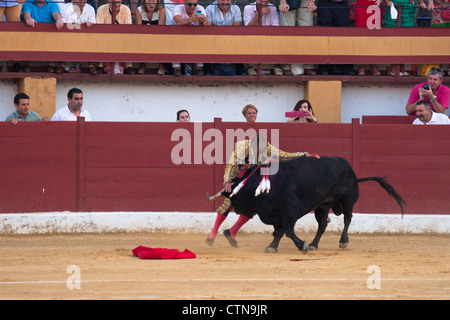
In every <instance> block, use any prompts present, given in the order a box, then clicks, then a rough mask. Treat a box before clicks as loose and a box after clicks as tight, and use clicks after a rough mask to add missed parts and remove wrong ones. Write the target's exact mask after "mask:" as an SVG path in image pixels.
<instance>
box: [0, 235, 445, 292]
mask: <svg viewBox="0 0 450 320" xmlns="http://www.w3.org/2000/svg"><path fill="white" fill-rule="evenodd" d="M299 236H300V237H301V238H302V239H305V240H307V241H308V242H310V241H311V240H312V238H313V234H303V235H300V234H299ZM205 238H206V234H176V233H119V234H56V235H7V236H6V235H1V236H0V299H151V300H158V299H163V300H166V299H171V300H183V299H191V300H192V299H194V300H195V299H200V300H217V299H219V300H223V299H231V300H274V299H275V300H279V299H282V300H302V299H446V300H448V299H449V298H450V241H449V240H450V237H449V235H437V234H425V235H409V234H391V235H382V234H350V244H349V247H348V248H347V249H339V248H338V242H339V234H337V233H326V234H325V235H324V236H323V238H322V242H321V243H320V248H319V251H315V252H308V253H307V254H306V255H305V254H302V253H300V252H299V251H298V250H297V249H296V248H295V246H294V244H293V243H292V242H291V240H289V239H287V238H283V239H282V241H281V243H280V247H279V252H278V253H274V254H266V253H263V250H264V248H265V247H266V246H267V245H268V244H269V243H270V241H271V239H272V236H271V234H268V233H254V234H251V233H240V234H239V236H238V240H239V248H232V247H230V246H229V244H228V242H227V241H226V240H225V238H224V237H223V236H222V235H219V236H218V237H217V239H216V242H215V244H214V246H213V247H208V246H207V245H206V244H205V243H204V240H205ZM140 245H142V246H147V247H152V248H171V249H179V250H184V249H185V248H186V249H189V250H190V251H192V252H194V253H195V254H196V255H197V258H195V259H189V260H188V259H185V260H141V259H139V258H137V257H134V256H133V255H132V249H134V248H135V247H137V246H140ZM291 259H303V260H302V261H291Z"/></svg>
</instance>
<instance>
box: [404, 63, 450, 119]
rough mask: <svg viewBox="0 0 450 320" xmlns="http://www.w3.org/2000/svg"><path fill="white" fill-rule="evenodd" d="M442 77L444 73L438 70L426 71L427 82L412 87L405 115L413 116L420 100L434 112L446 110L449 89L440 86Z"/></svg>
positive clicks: (449, 100)
mask: <svg viewBox="0 0 450 320" xmlns="http://www.w3.org/2000/svg"><path fill="white" fill-rule="evenodd" d="M443 77H444V73H443V72H442V70H441V69H440V68H431V69H430V71H428V79H427V82H422V83H419V84H418V85H415V86H414V88H413V89H412V90H411V94H410V95H409V99H408V103H407V104H406V113H407V114H408V115H415V113H416V103H417V102H418V101H421V100H425V101H428V102H429V103H430V105H431V110H432V111H434V112H437V113H444V112H445V110H446V109H448V107H449V102H450V88H448V87H446V86H444V85H443V84H442V78H443Z"/></svg>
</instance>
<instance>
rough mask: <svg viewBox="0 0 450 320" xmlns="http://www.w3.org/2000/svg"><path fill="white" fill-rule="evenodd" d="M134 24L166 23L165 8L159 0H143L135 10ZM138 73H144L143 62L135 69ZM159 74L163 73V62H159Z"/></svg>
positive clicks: (161, 24)
mask: <svg viewBox="0 0 450 320" xmlns="http://www.w3.org/2000/svg"><path fill="white" fill-rule="evenodd" d="M136 24H147V25H160V26H163V25H165V24H166V10H165V9H164V8H163V7H162V5H161V3H160V2H159V0H143V1H142V6H140V7H138V9H137V10H136ZM137 73H138V74H144V73H145V63H141V67H140V68H139V69H138V71H137ZM156 73H157V74H159V75H164V74H165V70H164V64H163V63H160V64H159V68H158V71H157V72H156Z"/></svg>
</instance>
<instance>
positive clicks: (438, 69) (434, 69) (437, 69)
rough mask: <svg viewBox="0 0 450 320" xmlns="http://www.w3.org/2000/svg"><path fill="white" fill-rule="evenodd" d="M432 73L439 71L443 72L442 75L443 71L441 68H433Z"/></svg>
mask: <svg viewBox="0 0 450 320" xmlns="http://www.w3.org/2000/svg"><path fill="white" fill-rule="evenodd" d="M430 71H437V72H441V73H442V69H441V68H431V69H430Z"/></svg>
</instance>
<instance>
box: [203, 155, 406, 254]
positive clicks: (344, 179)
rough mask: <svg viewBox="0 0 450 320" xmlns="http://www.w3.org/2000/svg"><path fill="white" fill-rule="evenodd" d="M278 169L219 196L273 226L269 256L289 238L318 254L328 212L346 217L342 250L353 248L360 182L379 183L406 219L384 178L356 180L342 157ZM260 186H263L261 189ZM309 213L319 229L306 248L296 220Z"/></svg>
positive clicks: (256, 171) (254, 174)
mask: <svg viewBox="0 0 450 320" xmlns="http://www.w3.org/2000/svg"><path fill="white" fill-rule="evenodd" d="M278 165H279V168H278V172H277V173H276V174H274V175H268V176H264V175H263V174H262V173H261V170H260V169H261V168H260V167H253V168H251V169H249V170H247V171H246V172H245V174H243V175H241V176H240V177H238V178H236V179H235V180H234V181H233V182H234V184H233V189H232V191H231V192H230V193H227V192H225V191H223V190H222V191H221V192H219V193H218V194H221V195H223V196H226V197H229V198H230V200H231V202H232V205H233V207H234V210H235V211H236V213H237V214H239V215H245V216H247V217H249V218H252V217H253V215H254V214H255V213H256V214H258V216H259V217H260V219H261V221H262V222H263V223H265V224H267V225H272V226H273V227H274V232H273V237H274V239H273V241H272V242H271V243H270V245H269V246H268V247H267V248H266V250H265V252H276V251H277V250H278V245H279V243H280V240H281V238H282V237H283V235H286V236H287V237H288V238H290V239H291V240H292V241H293V242H294V244H295V245H296V246H297V248H298V249H299V250H300V251H303V252H305V253H306V252H307V251H308V250H317V249H318V248H319V241H320V238H321V237H322V235H323V233H324V232H325V229H326V227H327V224H328V221H329V220H328V213H329V211H330V209H331V210H332V211H333V212H334V214H335V215H337V216H339V215H341V214H343V215H344V229H343V230H342V234H341V237H340V240H339V247H340V248H346V247H347V246H348V243H349V238H348V233H347V232H348V228H349V226H350V223H351V220H352V212H353V206H354V205H355V203H356V201H357V200H358V198H359V188H358V184H359V183H361V182H365V181H376V182H378V183H379V185H380V186H381V187H382V188H383V189H384V190H385V191H386V192H387V194H388V195H389V196H391V197H392V198H393V199H394V200H395V201H396V202H397V203H398V205H399V206H400V209H401V212H402V215H403V205H404V204H406V203H405V201H404V200H403V198H402V197H401V196H400V195H399V194H398V193H397V191H396V190H395V189H394V188H393V187H392V186H391V185H390V184H389V183H387V182H386V179H385V177H367V178H360V179H358V178H357V177H356V174H355V172H354V171H353V169H352V167H351V166H350V164H349V163H348V162H347V160H345V159H344V158H340V157H321V158H320V159H316V158H312V157H299V158H294V159H292V160H287V161H281V162H279V163H278ZM267 180H268V181H267ZM262 181H265V182H264V187H263V190H261V183H262ZM268 186H270V187H269V188H270V191H269V190H268V189H269V188H267V187H268ZM238 189H239V190H238ZM213 198H214V197H213ZM213 198H211V200H212V199H213ZM311 211H314V215H315V218H316V220H317V223H318V229H317V232H316V235H315V237H314V239H313V241H312V242H311V243H310V244H309V245H307V244H306V243H305V241H303V240H301V239H300V238H298V237H297V236H296V234H295V232H294V226H295V224H296V222H297V220H298V219H300V218H301V217H303V216H304V215H306V214H307V213H309V212H311ZM226 231H227V230H225V232H224V234H225V235H226V234H227V233H226Z"/></svg>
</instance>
